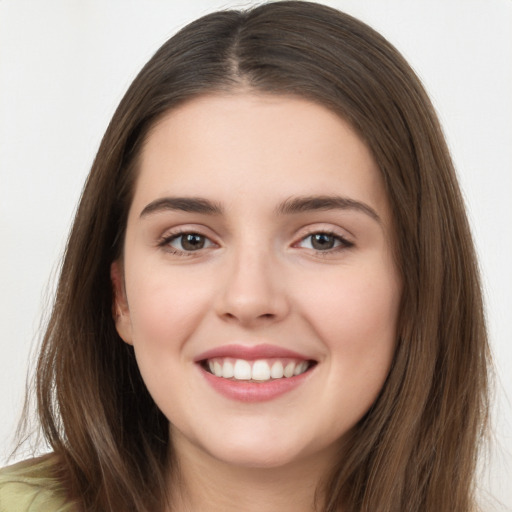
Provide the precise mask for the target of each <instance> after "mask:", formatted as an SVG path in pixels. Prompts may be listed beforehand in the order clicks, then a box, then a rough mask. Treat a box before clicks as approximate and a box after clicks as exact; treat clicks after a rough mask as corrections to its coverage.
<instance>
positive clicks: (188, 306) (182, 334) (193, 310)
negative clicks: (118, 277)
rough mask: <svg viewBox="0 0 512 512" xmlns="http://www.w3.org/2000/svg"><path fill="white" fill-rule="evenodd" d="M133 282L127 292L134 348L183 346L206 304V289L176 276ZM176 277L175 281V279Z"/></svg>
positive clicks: (142, 273)
mask: <svg viewBox="0 0 512 512" xmlns="http://www.w3.org/2000/svg"><path fill="white" fill-rule="evenodd" d="M141 275H143V276H145V277H146V278H145V279H140V280H138V281H133V282H132V286H131V288H130V289H128V290H127V295H128V303H129V308H130V317H131V323H132V329H133V338H134V345H135V348H136V349H137V348H143V347H144V348H145V349H147V350H149V349H158V350H164V349H165V348H166V347H167V348H176V347H179V346H181V345H182V344H183V343H185V342H186V340H187V339H188V337H189V336H190V335H191V333H192V331H193V330H194V328H195V326H196V325H197V322H198V319H199V317H200V316H201V315H202V314H203V313H204V308H205V305H206V304H207V303H208V302H209V291H208V288H207V287H206V286H202V287H197V286H194V281H193V280H190V279H188V280H185V279H181V280H180V279H179V274H178V276H176V273H173V274H171V273H168V274H165V273H162V272H159V273H158V274H156V275H157V276H158V278H154V277H152V275H155V274H151V272H147V273H145V272H141ZM176 277H178V278H176Z"/></svg>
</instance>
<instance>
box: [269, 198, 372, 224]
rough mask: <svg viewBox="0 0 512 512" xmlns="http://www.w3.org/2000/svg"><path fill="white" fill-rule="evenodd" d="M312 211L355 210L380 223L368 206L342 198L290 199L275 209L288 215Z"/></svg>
mask: <svg viewBox="0 0 512 512" xmlns="http://www.w3.org/2000/svg"><path fill="white" fill-rule="evenodd" d="M314 210H355V211H358V212H361V213H364V214H366V215H368V216H369V217H371V218H372V219H373V220H375V221H377V222H378V223H379V224H380V223H381V222H382V221H381V218H380V217H379V215H378V214H377V212H376V211H375V210H374V209H373V208H372V207H371V206H369V205H368V204H366V203H363V202H361V201H356V200H355V199H351V198H348V197H342V196H302V197H291V198H289V199H287V200H286V201H284V202H283V203H281V204H280V205H279V206H278V207H277V210H276V211H277V213H279V214H281V215H289V214H293V213H302V212H308V211H314Z"/></svg>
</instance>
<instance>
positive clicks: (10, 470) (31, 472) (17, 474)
mask: <svg viewBox="0 0 512 512" xmlns="http://www.w3.org/2000/svg"><path fill="white" fill-rule="evenodd" d="M54 467H55V460H54V459H53V458H52V457H51V456H45V457H40V458H37V459H30V460H26V461H23V462H19V463H18V464H14V465H13V466H8V467H6V468H3V469H0V512H74V510H75V509H74V507H73V504H72V503H69V502H67V501H66V499H65V494H64V492H63V489H62V487H61V485H60V484H59V482H58V480H57V479H56V478H55V476H54V475H53V469H54Z"/></svg>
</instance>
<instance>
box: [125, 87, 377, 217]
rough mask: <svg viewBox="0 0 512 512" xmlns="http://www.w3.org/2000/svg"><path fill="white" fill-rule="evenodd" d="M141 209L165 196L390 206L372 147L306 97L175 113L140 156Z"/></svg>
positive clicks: (220, 99) (244, 96)
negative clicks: (337, 198) (335, 198)
mask: <svg viewBox="0 0 512 512" xmlns="http://www.w3.org/2000/svg"><path fill="white" fill-rule="evenodd" d="M139 163H140V167H139V173H140V174H139V177H138V180H137V186H136V190H135V198H134V203H140V205H139V206H142V207H143V203H144V202H149V201H151V200H154V199H155V198H156V197H158V196H163V195H166V194H167V195H177V194H178V195H194V196H205V197H208V196H216V197H214V198H213V199H215V200H219V201H229V200H230V198H233V197H236V196H240V195H242V196H245V197H246V198H248V199H249V198H252V194H251V192H256V191H257V193H259V194H260V195H264V196H265V198H266V199H268V200H269V201H270V200H275V201H280V200H282V199H283V198H286V197H289V196H294V195H305V194H309V195H315V194H324V195H325V194H333V193H337V194H341V195H346V196H350V197H353V198H354V199H360V200H365V201H367V202H370V203H372V204H373V206H375V207H376V208H381V209H382V208H385V207H386V205H385V203H386V198H385V193H384V187H383V183H382V177H381V175H380V172H379V169H378V167H377V165H376V163H375V161H374V159H373V157H372V155H371V153H370V151H369V149H368V147H367V146H366V144H365V143H364V142H363V141H362V140H361V138H360V137H359V136H358V135H357V134H356V133H355V131H354V130H353V129H352V128H351V127H350V126H349V125H348V123H346V122H345V121H344V120H343V119H341V118H340V117H339V116H338V115H336V114H335V113H334V112H332V111H330V110H328V109H327V108H325V107H323V106H321V105H319V104H317V103H314V102H311V101H309V100H306V99H302V98H297V97H288V96H276V95H269V94H253V93H251V94H248V93H236V94H229V95H228V94H223V95H220V94H217V95H208V96H202V97H199V98H195V99H193V100H191V101H189V102H187V103H185V104H183V105H181V106H180V107H178V108H176V109H173V110H171V111H170V112H168V113H167V114H166V115H165V116H164V117H163V118H162V119H161V120H160V121H159V122H158V123H157V124H156V125H155V126H154V127H153V128H152V130H151V131H150V133H149V134H148V137H147V139H146V142H145V145H144V147H143V150H142V153H141V157H140V162H139Z"/></svg>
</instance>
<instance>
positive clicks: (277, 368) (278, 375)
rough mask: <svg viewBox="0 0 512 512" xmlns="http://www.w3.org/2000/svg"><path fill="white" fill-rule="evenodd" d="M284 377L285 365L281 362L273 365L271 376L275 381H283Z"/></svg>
mask: <svg viewBox="0 0 512 512" xmlns="http://www.w3.org/2000/svg"><path fill="white" fill-rule="evenodd" d="M283 375H284V369H283V363H281V361H276V362H275V363H274V364H273V365H272V369H271V370H270V376H271V377H272V378H273V379H282V378H283Z"/></svg>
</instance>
